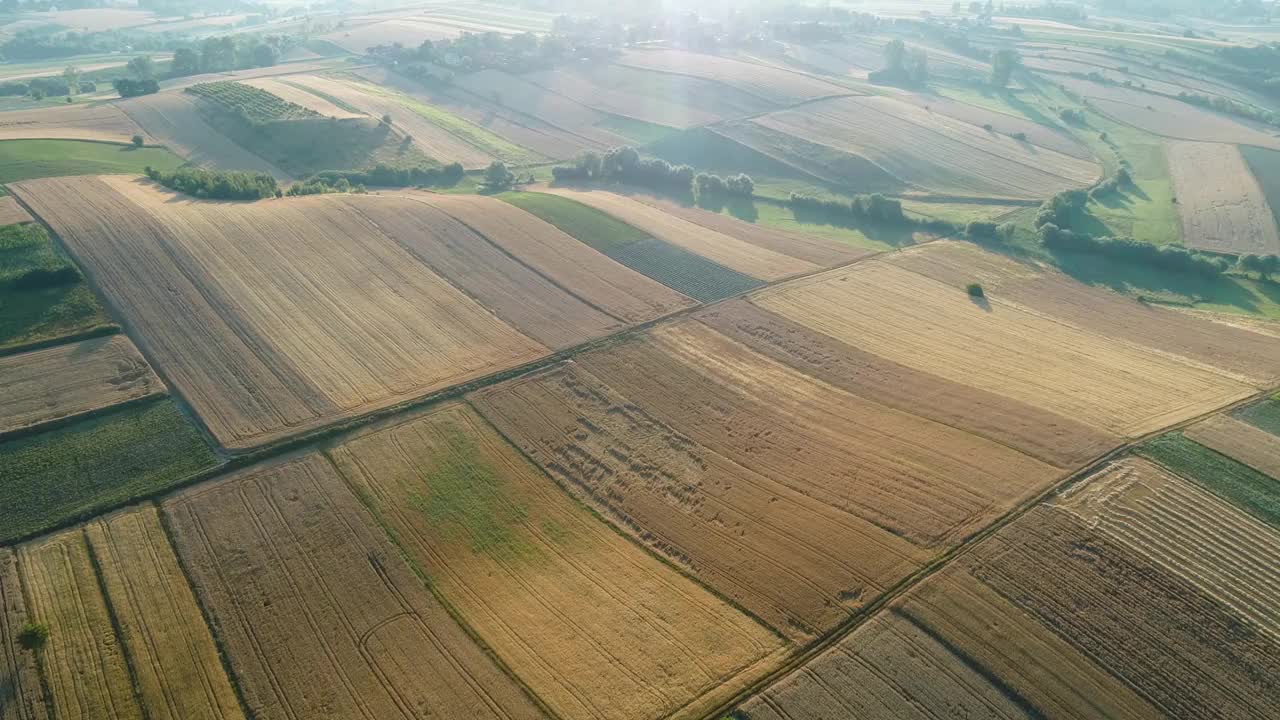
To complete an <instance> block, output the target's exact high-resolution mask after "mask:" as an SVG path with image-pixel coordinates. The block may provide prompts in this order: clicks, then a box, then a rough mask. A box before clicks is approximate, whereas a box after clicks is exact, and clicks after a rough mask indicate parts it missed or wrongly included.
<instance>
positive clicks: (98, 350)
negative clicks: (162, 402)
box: [0, 335, 165, 437]
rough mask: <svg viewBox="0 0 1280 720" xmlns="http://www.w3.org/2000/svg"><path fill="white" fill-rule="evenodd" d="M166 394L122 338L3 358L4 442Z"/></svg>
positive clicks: (0, 416)
mask: <svg viewBox="0 0 1280 720" xmlns="http://www.w3.org/2000/svg"><path fill="white" fill-rule="evenodd" d="M164 391H165V387H164V383H162V382H160V379H159V378H157V377H156V375H155V373H154V372H152V371H151V367H150V366H149V365H147V362H146V361H145V360H143V359H142V356H141V355H139V354H138V351H137V349H136V348H134V347H133V343H131V342H129V338H127V337H125V336H123V335H113V336H110V337H105V338H95V339H92V340H84V341H81V342H78V343H70V344H67V345H58V346H55V347H51V348H46V349H44V350H35V351H32V352H28V353H21V354H18V355H11V356H9V357H3V358H0V394H3V396H4V406H3V408H0V437H4V436H5V435H7V434H8V433H11V432H13V431H14V430H22V429H26V428H31V427H35V426H39V425H41V424H44V423H47V422H49V421H51V420H60V419H65V418H68V417H73V416H76V415H81V414H84V413H89V412H93V411H95V410H101V409H103V408H107V407H110V406H112V405H115V404H117V403H122V402H128V401H130V400H137V399H139V398H143V397H147V396H149V395H154V394H157V393H163V392H164Z"/></svg>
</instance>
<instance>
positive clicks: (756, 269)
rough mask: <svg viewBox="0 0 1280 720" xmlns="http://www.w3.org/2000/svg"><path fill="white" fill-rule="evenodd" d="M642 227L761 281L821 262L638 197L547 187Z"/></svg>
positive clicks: (810, 268)
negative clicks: (733, 234) (731, 233)
mask: <svg viewBox="0 0 1280 720" xmlns="http://www.w3.org/2000/svg"><path fill="white" fill-rule="evenodd" d="M543 191H544V192H547V193H550V194H553V195H560V196H562V197H567V198H569V199H571V200H577V201H578V202H580V203H582V204H584V205H589V206H591V207H593V208H595V209H597V210H599V211H601V212H604V213H607V214H609V215H612V216H614V217H616V218H617V219H619V220H621V221H623V222H625V223H627V224H628V225H632V226H634V227H636V228H639V229H640V230H641V231H643V232H645V233H648V234H649V235H651V236H653V237H655V238H658V239H659V240H663V241H666V242H669V243H671V244H672V245H677V246H679V247H682V248H684V249H686V250H688V251H690V252H693V253H696V254H698V255H701V256H702V257H705V258H707V259H708V260H712V261H714V262H717V263H719V264H721V265H723V266H725V267H727V268H729V269H731V270H737V271H738V272H740V273H743V274H744V275H750V276H751V277H754V278H758V279H760V280H769V281H772V280H781V279H783V278H787V277H791V276H793V275H800V274H803V273H806V272H812V271H814V270H817V269H818V267H819V266H818V265H816V264H814V263H811V262H807V261H805V260H799V259H797V258H793V257H789V256H787V255H783V254H782V253H778V252H774V251H773V250H769V249H767V248H763V247H759V246H756V245H752V244H751V243H747V242H743V241H741V240H739V239H737V238H734V237H730V236H728V235H725V234H724V233H720V232H716V231H715V230H712V229H710V228H707V227H703V226H701V225H698V224H695V223H692V222H689V221H688V220H684V219H682V218H679V217H676V216H675V215H672V214H670V213H666V212H663V211H662V210H661V209H659V208H656V207H653V206H651V205H646V204H645V203H642V202H640V201H638V200H634V199H632V198H629V197H626V196H623V195H618V194H616V193H611V192H606V191H603V190H591V191H584V190H568V189H565V188H545V189H544V190H543Z"/></svg>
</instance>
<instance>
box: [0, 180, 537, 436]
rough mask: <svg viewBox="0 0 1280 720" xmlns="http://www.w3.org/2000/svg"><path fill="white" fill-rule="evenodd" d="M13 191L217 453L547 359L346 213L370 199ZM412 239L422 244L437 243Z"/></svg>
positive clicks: (32, 185)
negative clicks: (51, 232)
mask: <svg viewBox="0 0 1280 720" xmlns="http://www.w3.org/2000/svg"><path fill="white" fill-rule="evenodd" d="M13 189H14V191H15V192H16V193H18V194H19V195H20V196H21V197H23V198H24V199H25V200H27V201H28V202H30V203H32V205H33V206H35V207H36V208H37V210H36V211H37V213H39V214H40V215H41V217H42V218H43V219H44V220H46V221H47V222H49V223H50V225H51V226H52V227H53V228H54V229H55V230H56V231H57V232H58V234H59V235H60V236H61V237H62V239H63V240H64V241H65V242H66V243H67V244H68V246H69V247H70V249H71V250H72V252H73V253H74V254H75V255H76V256H77V259H78V260H79V261H80V264H81V267H83V268H85V270H86V272H87V273H88V275H89V276H90V278H91V279H92V281H93V282H94V283H95V284H96V285H97V286H98V287H99V288H100V289H101V290H102V292H103V293H104V294H105V296H106V297H107V299H108V301H109V303H110V304H111V305H112V306H113V307H114V308H115V309H116V310H117V311H118V312H119V313H120V315H121V316H123V318H124V320H125V323H126V324H127V325H128V326H129V327H130V330H131V331H136V334H135V336H136V337H138V338H140V342H142V343H143V345H144V347H145V348H146V349H147V351H148V353H149V355H150V356H151V357H153V358H155V361H156V362H157V363H158V365H159V366H160V367H161V369H162V370H163V371H164V372H165V373H166V376H167V377H170V378H172V380H173V382H174V384H175V385H176V389H177V390H178V391H179V392H181V394H182V395H183V397H184V398H185V399H186V400H187V401H188V402H190V403H191V405H192V406H193V407H194V408H195V410H196V412H197V413H198V414H199V415H200V417H201V418H202V420H203V421H204V422H205V424H206V425H207V426H208V427H209V429H210V430H211V431H212V432H213V434H214V435H215V437H217V438H218V440H219V441H220V442H221V443H223V444H224V445H226V446H227V447H234V448H245V447H250V446H254V445H260V444H262V443H265V442H269V441H270V440H272V439H276V438H279V437H282V436H285V435H288V434H291V433H296V432H299V431H301V430H305V429H307V428H310V427H315V426H317V425H320V424H323V423H326V422H331V421H332V420H333V419H335V418H337V417H342V416H345V415H350V414H355V413H360V412H365V411H368V410H370V409H373V408H377V407H383V406H386V405H389V404H393V403H396V402H399V401H401V400H405V399H409V398H413V397H417V396H419V395H422V394H424V393H427V392H430V391H432V390H434V389H439V388H442V387H446V386H449V385H453V384H455V383H458V382H463V381H465V380H468V379H471V378H475V377H478V376H481V375H485V374H488V373H491V372H494V371H496V370H499V369H503V368H507V367H511V366H514V365H519V364H521V363H523V362H527V361H529V360H532V359H534V358H536V357H538V356H540V355H542V354H544V353H546V352H547V349H546V347H545V346H543V345H541V344H539V343H537V342H535V341H534V340H532V339H530V338H529V337H527V336H525V335H524V334H522V333H521V332H520V331H518V330H517V329H516V328H513V327H512V326H511V325H509V324H507V323H506V322H503V321H502V320H501V319H499V318H498V317H496V316H495V315H494V314H493V313H492V312H490V311H489V310H487V309H486V308H484V307H482V306H481V305H480V304H478V303H477V302H476V301H474V300H472V299H471V298H469V297H467V295H465V294H464V293H463V292H462V291H460V290H458V289H457V288H455V287H454V286H453V285H451V284H450V283H449V282H448V281H447V280H445V279H444V278H442V277H440V276H439V275H437V274H436V273H435V272H433V271H432V270H431V269H430V268H428V267H427V266H426V265H424V264H423V263H422V262H421V261H420V260H419V259H417V257H415V255H414V254H413V253H412V252H410V250H408V249H406V248H405V247H404V246H402V245H401V244H400V243H399V242H398V241H397V239H396V238H392V237H390V236H388V235H387V234H385V233H384V232H383V231H382V230H380V229H379V227H378V226H376V225H374V224H373V223H372V222H371V221H370V220H369V219H367V218H366V216H365V214H364V212H363V211H361V210H359V209H358V208H356V207H355V206H352V205H350V204H348V203H349V201H351V202H360V203H365V204H368V203H377V202H379V200H380V199H379V198H378V197H376V196H355V195H353V196H335V195H329V196H311V197H308V198H291V199H284V200H270V201H263V202H259V203H255V204H251V205H247V204H243V203H219V202H202V201H196V200H192V199H189V198H186V197H183V196H178V195H175V194H173V193H169V192H167V191H161V190H159V189H157V188H156V187H155V186H152V185H150V184H149V183H146V182H145V181H141V180H135V179H131V178H125V177H103V178H78V179H45V180H37V181H31V182H28V183H20V184H16V185H14V186H13ZM393 199H394V198H388V200H393ZM412 205H415V206H418V207H425V206H421V205H420V204H418V203H412ZM426 209H429V208H426ZM401 215H403V213H401ZM419 227H420V229H421V228H426V226H419ZM427 230H428V231H429V228H427ZM473 237H474V236H473ZM411 239H412V240H413V241H414V242H417V243H421V244H423V245H424V246H427V247H430V246H432V245H433V244H441V243H445V242H446V241H447V240H448V239H447V238H445V237H442V236H439V235H430V234H427V235H416V236H415V237H413V238H411ZM454 242H456V240H455V241H454ZM463 246H464V247H468V246H467V245H466V244H465V243H464V244H463ZM442 252H443V251H442ZM476 277H478V278H480V279H482V280H483V279H484V278H485V277H486V276H485V275H484V274H483V273H481V274H478V275H476ZM552 289H554V288H552ZM508 294H509V293H508Z"/></svg>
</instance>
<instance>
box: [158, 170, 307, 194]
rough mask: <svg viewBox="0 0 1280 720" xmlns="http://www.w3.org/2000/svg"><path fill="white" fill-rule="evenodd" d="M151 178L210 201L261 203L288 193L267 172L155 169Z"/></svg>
mask: <svg viewBox="0 0 1280 720" xmlns="http://www.w3.org/2000/svg"><path fill="white" fill-rule="evenodd" d="M146 173H147V177H149V178H151V179H152V180H154V181H156V182H158V183H160V184H161V185H164V186H165V187H167V188H170V189H172V190H177V191H178V192H182V193H186V194H188V195H194V196H195V197H198V198H208V199H210V200H261V199H263V198H270V197H280V196H282V195H283V194H284V193H283V192H282V191H281V190H280V186H279V185H277V184H276V179H275V178H273V177H271V176H270V175H267V174H266V173H249V172H240V171H225V170H205V169H203V168H179V169H177V170H174V171H173V172H164V171H162V170H157V169H155V168H153V167H151V166H149V165H148V166H147V168H146Z"/></svg>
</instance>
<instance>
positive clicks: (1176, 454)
mask: <svg viewBox="0 0 1280 720" xmlns="http://www.w3.org/2000/svg"><path fill="white" fill-rule="evenodd" d="M1137 453H1138V454H1139V455H1142V456H1143V457H1147V458H1150V459H1152V460H1154V461H1156V462H1158V463H1160V464H1161V465H1163V466H1165V467H1167V468H1169V469H1170V470H1173V471H1174V472H1176V473H1178V474H1180V475H1182V476H1183V477H1185V478H1190V479H1192V480H1195V481H1196V482H1198V483H1200V484H1201V485H1203V486H1205V487H1206V488H1208V489H1209V490H1211V491H1212V492H1214V493H1216V494H1217V495H1219V496H1221V497H1223V498H1226V499H1227V500H1228V501H1229V502H1232V503H1235V504H1236V505H1237V506H1239V507H1241V508H1243V509H1244V510H1245V511H1246V512H1248V513H1251V514H1253V516H1254V517H1256V518H1258V519H1259V520H1261V521H1262V522H1264V523H1269V524H1270V525H1272V526H1273V527H1275V528H1280V482H1277V481H1276V478H1272V477H1269V476H1267V475H1265V474H1263V473H1261V472H1259V471H1258V470H1255V469H1254V468H1252V467H1250V466H1248V465H1245V464H1244V463H1243V462H1240V461H1238V460H1236V459H1234V458H1231V457H1228V456H1226V455H1224V454H1222V453H1220V452H1217V451H1215V450H1211V449H1209V448H1208V447H1206V446H1204V445H1201V444H1200V443H1197V442H1194V441H1192V440H1189V439H1188V438H1187V436H1186V435H1185V434H1184V433H1181V432H1173V433H1168V434H1165V435H1161V436H1160V437H1157V438H1153V439H1151V440H1148V441H1147V442H1145V443H1143V444H1142V445H1140V446H1138V448H1137Z"/></svg>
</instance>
